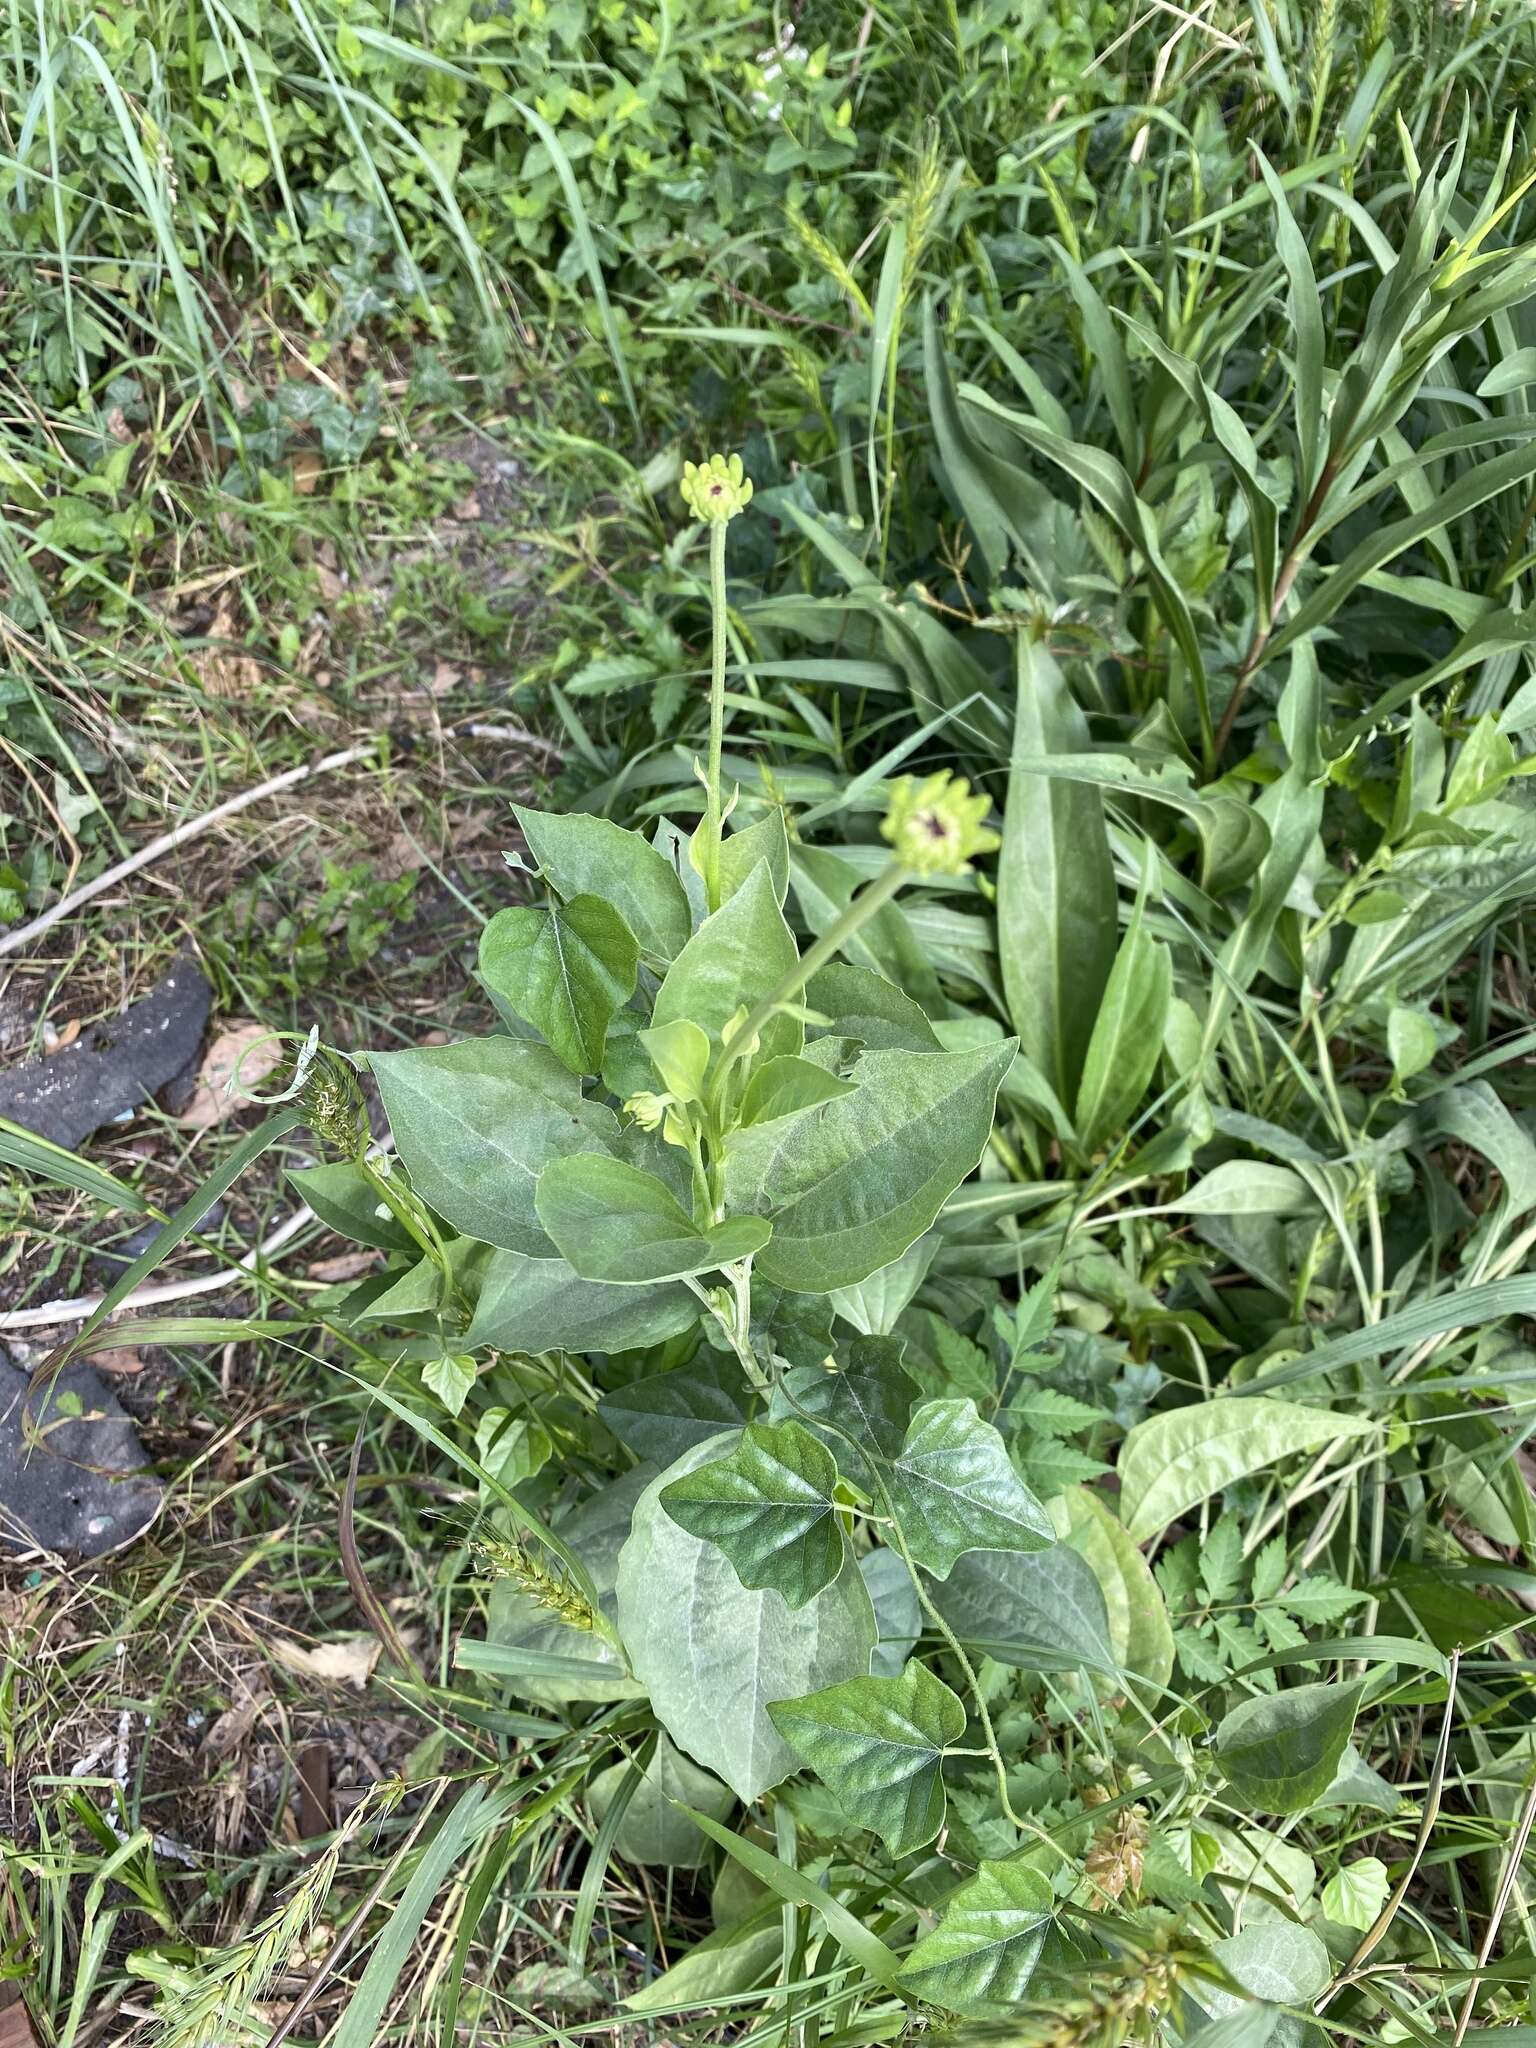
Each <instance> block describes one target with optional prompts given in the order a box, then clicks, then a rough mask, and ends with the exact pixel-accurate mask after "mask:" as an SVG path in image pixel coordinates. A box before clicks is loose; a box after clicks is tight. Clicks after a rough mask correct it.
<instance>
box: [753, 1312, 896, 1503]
mask: <svg viewBox="0 0 1536 2048" xmlns="http://www.w3.org/2000/svg"><path fill="white" fill-rule="evenodd" d="M916 1399H917V1382H916V1381H915V1380H914V1379H913V1378H912V1377H911V1375H910V1374H909V1373H908V1372H907V1371H906V1370H905V1369H904V1368H903V1366H902V1363H901V1346H900V1345H899V1344H896V1343H893V1342H892V1340H891V1339H890V1338H888V1337H860V1338H856V1339H855V1340H854V1342H853V1343H852V1344H850V1345H849V1347H848V1357H847V1363H846V1364H845V1365H841V1366H839V1367H838V1368H837V1369H836V1370H829V1369H828V1368H827V1367H826V1366H820V1365H809V1366H797V1367H796V1368H795V1370H794V1371H793V1372H789V1373H786V1374H785V1375H784V1378H783V1379H782V1380H781V1382H780V1383H779V1387H778V1389H777V1390H776V1391H775V1394H774V1413H775V1415H777V1414H779V1413H781V1412H782V1413H784V1414H787V1415H796V1416H798V1417H799V1418H800V1419H801V1420H802V1421H804V1422H807V1423H809V1424H810V1425H811V1427H812V1428H813V1429H815V1428H817V1425H818V1424H819V1425H823V1426H824V1427H823V1429H822V1430H820V1431H818V1433H819V1434H821V1436H822V1441H823V1442H824V1443H825V1444H826V1445H827V1448H828V1449H829V1450H830V1451H831V1453H832V1455H833V1457H834V1458H836V1459H838V1460H839V1461H840V1463H841V1465H842V1468H843V1470H844V1471H845V1472H846V1473H847V1474H848V1476H849V1477H850V1478H851V1479H854V1480H856V1481H857V1482H858V1484H859V1485H860V1486H862V1487H864V1488H865V1490H866V1491H868V1490H870V1489H871V1488H872V1486H873V1481H872V1479H871V1477H870V1469H869V1461H870V1460H871V1459H874V1460H876V1461H879V1462H888V1461H889V1460H890V1459H892V1458H895V1457H896V1456H898V1454H899V1453H900V1451H901V1446H902V1443H903V1440H904V1439H905V1437H906V1434H907V1422H908V1420H909V1418H910V1416H911V1413H912V1403H913V1402H914V1401H915V1400H916ZM850 1439H852V1441H851V1442H850V1441H849V1440H850Z"/></svg>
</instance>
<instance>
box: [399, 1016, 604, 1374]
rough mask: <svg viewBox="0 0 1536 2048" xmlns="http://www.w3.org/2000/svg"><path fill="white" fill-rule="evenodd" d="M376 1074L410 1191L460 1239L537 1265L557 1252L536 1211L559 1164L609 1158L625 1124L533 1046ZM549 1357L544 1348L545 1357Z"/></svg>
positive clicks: (445, 1049)
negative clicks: (545, 1180)
mask: <svg viewBox="0 0 1536 2048" xmlns="http://www.w3.org/2000/svg"><path fill="white" fill-rule="evenodd" d="M368 1064H369V1066H370V1067H371V1068H372V1070H373V1072H374V1074H375V1075H376V1077H377V1079H378V1084H379V1093H380V1095H381V1096H382V1097H383V1098H384V1108H385V1111H386V1113H387V1115H388V1117H389V1126H390V1129H391V1130H392V1131H393V1133H394V1138H395V1145H396V1148H397V1149H398V1151H399V1154H400V1157H401V1159H402V1160H403V1161H404V1163H405V1166H406V1168H407V1170H408V1171H409V1173H410V1176H411V1185H412V1186H413V1187H414V1188H415V1189H416V1191H417V1193H418V1194H420V1195H421V1196H422V1197H423V1198H424V1199H425V1200H426V1201H428V1202H430V1203H431V1205H432V1207H433V1208H434V1209H435V1210H436V1211H437V1213H438V1214H439V1215H440V1216H443V1217H445V1218H446V1219H447V1220H448V1222H450V1223H451V1224H452V1225H453V1227H454V1229H455V1230H461V1231H463V1232H464V1234H465V1235H466V1236H467V1237H477V1238H479V1239H480V1240H481V1241H482V1243H485V1244H494V1245H501V1246H503V1247H504V1248H505V1249H506V1250H507V1251H513V1252H525V1253H527V1254H528V1255H529V1256H530V1257H534V1258H537V1257H540V1256H541V1255H542V1256H547V1255H548V1254H550V1253H552V1252H553V1250H554V1247H553V1245H552V1244H551V1243H550V1241H549V1239H548V1237H547V1236H546V1235H545V1233H544V1230H543V1227H542V1225H541V1224H540V1222H539V1219H538V1213H537V1211H536V1209H535V1207H534V1188H535V1185H536V1184H537V1181H538V1178H539V1175H540V1173H541V1172H542V1171H543V1169H544V1167H545V1166H546V1165H547V1164H548V1162H549V1161H550V1160H551V1159H557V1158H561V1157H563V1156H564V1155H565V1154H567V1153H571V1152H603V1151H606V1150H607V1149H608V1147H609V1146H610V1145H611V1144H613V1143H615V1142H616V1141H617V1139H618V1135H619V1125H618V1119H617V1118H616V1117H615V1116H614V1114H613V1112H612V1111H611V1110H609V1109H605V1108H604V1107H603V1105H602V1104H601V1103H597V1102H587V1101H585V1100H583V1098H582V1093H581V1084H580V1082H579V1081H578V1080H577V1079H576V1078H575V1077H574V1076H573V1075H572V1074H571V1073H570V1071H569V1070H568V1069H567V1068H566V1067H565V1066H563V1065H562V1064H561V1062H560V1061H559V1060H558V1059H557V1058H556V1057H555V1055H554V1054H553V1053H552V1052H551V1051H550V1049H549V1047H548V1046H545V1045H539V1044H537V1043H536V1042H535V1041H534V1040H533V1039H530V1038H507V1037H504V1036H498V1037H495V1038H467V1039H463V1040H461V1041H460V1043H459V1044H457V1045H430V1046H421V1047H419V1048H417V1049H415V1050H413V1051H410V1052H376V1053H372V1054H370V1056H369V1062H368ZM539 1348H542V1347H539Z"/></svg>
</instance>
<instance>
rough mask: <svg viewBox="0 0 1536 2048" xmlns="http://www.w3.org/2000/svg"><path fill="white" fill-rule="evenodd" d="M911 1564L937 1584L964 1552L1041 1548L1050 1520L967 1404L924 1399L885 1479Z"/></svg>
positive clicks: (1047, 1541) (1050, 1535)
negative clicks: (926, 1573) (929, 1574)
mask: <svg viewBox="0 0 1536 2048" xmlns="http://www.w3.org/2000/svg"><path fill="white" fill-rule="evenodd" d="M886 1486H887V1489H888V1490H889V1493H890V1497H891V1510H892V1512H893V1514H894V1515H895V1517H896V1520H897V1522H898V1523H899V1524H900V1527H901V1533H902V1535H903V1537H904V1538H905V1540H906V1543H907V1547H908V1548H909V1549H910V1550H911V1552H912V1555H913V1557H914V1558H915V1559H916V1560H917V1562H918V1563H919V1564H920V1565H922V1566H924V1567H925V1568H926V1569H927V1570H928V1571H930V1572H933V1573H934V1574H935V1575H936V1576H937V1577H939V1578H941V1579H945V1578H948V1576H949V1574H950V1572H951V1570H952V1569H953V1568H954V1564H955V1560H956V1559H957V1558H959V1557H962V1556H963V1555H964V1554H965V1552H966V1551H968V1550H1048V1549H1049V1548H1050V1546H1051V1545H1052V1544H1053V1543H1054V1542H1055V1541H1056V1532H1055V1530H1054V1528H1053V1527H1052V1525H1051V1518H1050V1516H1049V1515H1048V1514H1047V1513H1046V1511H1045V1509H1044V1508H1043V1507H1042V1506H1041V1505H1040V1503H1039V1501H1037V1500H1036V1499H1035V1496H1034V1495H1033V1494H1032V1493H1031V1492H1030V1491H1029V1489H1028V1487H1027V1486H1025V1484H1024V1482H1023V1481H1022V1480H1021V1479H1020V1478H1019V1476H1018V1474H1017V1473H1016V1472H1015V1471H1014V1469H1013V1466H1012V1464H1011V1463H1010V1462H1009V1458H1008V1451H1007V1448H1006V1446H1005V1445H1004V1443H1003V1440H1002V1438H1001V1437H1000V1436H999V1435H998V1433H997V1431H996V1430H995V1429H994V1428H993V1427H992V1425H991V1423H989V1422H983V1421H982V1419H981V1417H980V1416H979V1415H978V1414H977V1413H976V1403H975V1402H974V1401H925V1402H924V1403H923V1404H922V1406H921V1407H920V1408H919V1409H918V1410H917V1413H916V1414H915V1415H914V1416H913V1417H912V1420H911V1422H910V1424H909V1425H908V1427H907V1434H906V1438H905V1440H904V1442H903V1443H902V1446H901V1449H900V1451H899V1452H898V1453H897V1455H896V1457H895V1458H894V1459H893V1460H892V1462H891V1465H890V1468H889V1471H888V1472H887V1474H886Z"/></svg>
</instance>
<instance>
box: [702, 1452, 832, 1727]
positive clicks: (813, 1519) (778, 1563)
mask: <svg viewBox="0 0 1536 2048" xmlns="http://www.w3.org/2000/svg"><path fill="white" fill-rule="evenodd" d="M836 1486H837V1466H836V1464H835V1462H834V1461H833V1458H832V1454H831V1453H830V1452H829V1451H828V1450H827V1449H826V1448H825V1447H824V1446H823V1445H822V1444H819V1443H818V1442H817V1441H816V1439H815V1437H813V1436H812V1435H811V1433H810V1431H809V1430H808V1429H802V1428H801V1426H800V1424H799V1423H798V1422H754V1423H753V1424H752V1425H751V1426H750V1428H748V1429H745V1430H743V1431H742V1434H741V1440H740V1442H739V1443H738V1444H737V1445H736V1446H735V1448H734V1449H733V1450H732V1451H731V1452H730V1453H729V1454H728V1455H727V1456H725V1457H723V1458H717V1459H715V1460H714V1461H713V1462H712V1463H711V1464H708V1465H700V1466H698V1467H697V1468H696V1469H695V1470H694V1471H692V1472H688V1473H685V1474H684V1475H683V1477H682V1478H681V1479H674V1480H673V1482H672V1484H671V1485H670V1486H668V1487H666V1488H665V1489H664V1490H663V1492H662V1496H661V1504H662V1506H663V1507H664V1508H665V1509H666V1511H667V1513H668V1514H669V1515H670V1516H671V1517H672V1519H673V1521H674V1522H676V1523H677V1524H678V1525H679V1526H680V1527H681V1528H684V1529H686V1530H687V1531H688V1533H689V1535H690V1536H698V1537H700V1538H702V1539H703V1540H704V1541H705V1542H707V1543H713V1544H716V1545H717V1546H718V1547H719V1548H720V1549H721V1550H723V1551H724V1552H725V1554H726V1556H727V1557H728V1558H729V1559H730V1561H731V1564H732V1566H733V1567H734V1568H735V1572H736V1576H737V1578H739V1579H740V1580H741V1583H742V1584H743V1585H744V1586H746V1587H748V1588H749V1589H750V1590H752V1591H754V1592H756V1591H760V1590H762V1589H763V1588H765V1587H766V1588H769V1589H771V1590H772V1591H773V1592H775V1593H778V1594H780V1595H782V1597H783V1599H784V1602H785V1604H786V1605H787V1606H789V1607H803V1606H804V1605H805V1603H806V1602H807V1601H808V1600H814V1599H815V1597H816V1595H817V1594H818V1593H819V1592H821V1590H822V1588H823V1587H824V1586H830V1585H831V1583H832V1581H833V1580H834V1579H835V1578H836V1577H837V1575H838V1573H839V1572H840V1571H841V1570H842V1568H843V1562H844V1559H845V1557H846V1554H847V1544H846V1541H845V1539H844V1536H843V1531H842V1527H841V1525H840V1523H839V1522H838V1519H837V1513H836V1509H835V1506H834V1502H833V1493H834V1491H835V1489H836ZM780 1732H781V1733H782V1732H783V1731H782V1730H781V1731H780Z"/></svg>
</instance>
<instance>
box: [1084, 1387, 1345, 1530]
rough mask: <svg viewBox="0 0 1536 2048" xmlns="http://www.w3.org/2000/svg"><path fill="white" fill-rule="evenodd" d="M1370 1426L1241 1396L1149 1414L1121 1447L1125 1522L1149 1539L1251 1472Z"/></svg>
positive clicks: (1321, 1410) (1287, 1403)
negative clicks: (1163, 1412)
mask: <svg viewBox="0 0 1536 2048" xmlns="http://www.w3.org/2000/svg"><path fill="white" fill-rule="evenodd" d="M1371 1427H1372V1425H1371V1424H1370V1423H1369V1422H1368V1421H1366V1420H1365V1419H1364V1418H1363V1417H1361V1416H1358V1415H1335V1414H1333V1413H1332V1412H1330V1411H1329V1410H1328V1409H1326V1408H1305V1407H1302V1406H1301V1405H1300V1404H1299V1403H1298V1402H1294V1401H1276V1400H1270V1399H1264V1398H1262V1397H1259V1396H1248V1397H1244V1396H1242V1395H1233V1396H1232V1397H1230V1398H1225V1397H1224V1398H1223V1399H1221V1400H1217V1401H1204V1402H1201V1403H1199V1404H1198V1405H1197V1406H1195V1407H1190V1408H1176V1409H1173V1410H1170V1411H1169V1412H1167V1413H1165V1414H1162V1415H1151V1416H1148V1418H1147V1420H1146V1421H1145V1422H1138V1423H1137V1424H1136V1425H1135V1426H1134V1428H1132V1429H1131V1430H1129V1431H1128V1432H1127V1434H1126V1439H1125V1442H1124V1444H1123V1445H1122V1446H1121V1448H1120V1456H1119V1460H1118V1465H1117V1469H1118V1471H1119V1474H1120V1512H1121V1514H1122V1515H1123V1517H1124V1519H1125V1526H1126V1528H1127V1529H1128V1530H1129V1531H1130V1534H1131V1537H1132V1539H1133V1540H1134V1541H1135V1542H1137V1543H1146V1542H1148V1541H1149V1540H1150V1539H1151V1538H1152V1537H1154V1536H1158V1535H1161V1533H1162V1532H1163V1530H1164V1529H1166V1528H1167V1527H1168V1525H1169V1523H1170V1522H1175V1521H1177V1520H1178V1518H1179V1516H1180V1515H1182V1514H1184V1513H1185V1512H1186V1511H1187V1510H1188V1509H1189V1508H1192V1507H1198V1506H1199V1504H1200V1502H1201V1501H1203V1500H1209V1499H1210V1497H1211V1495H1212V1494H1214V1493H1219V1492H1220V1491H1221V1489H1222V1488H1223V1487H1224V1486H1230V1485H1232V1483H1233V1482H1234V1481H1235V1480H1238V1479H1244V1478H1246V1477H1247V1476H1248V1474H1249V1473H1250V1472H1262V1471H1264V1470H1265V1469H1266V1468H1267V1467H1268V1466H1270V1465H1275V1464H1278V1463H1279V1462H1280V1460H1281V1459H1282V1458H1288V1457H1292V1456H1294V1455H1295V1454H1296V1453H1297V1452H1298V1451H1310V1450H1316V1449H1317V1448H1318V1446H1319V1445H1320V1444H1326V1443H1335V1442H1337V1441H1338V1439H1339V1438H1340V1437H1354V1436H1368V1435H1369V1434H1370V1431H1371Z"/></svg>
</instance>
